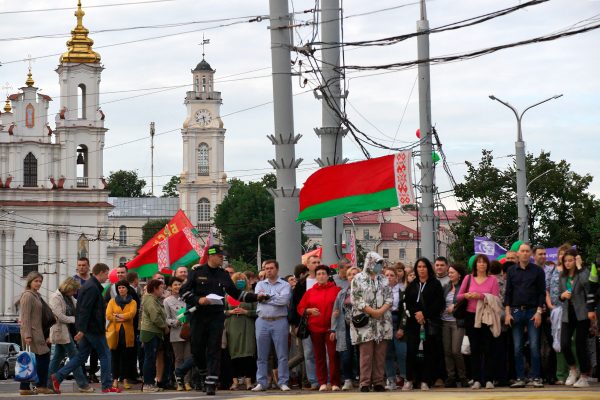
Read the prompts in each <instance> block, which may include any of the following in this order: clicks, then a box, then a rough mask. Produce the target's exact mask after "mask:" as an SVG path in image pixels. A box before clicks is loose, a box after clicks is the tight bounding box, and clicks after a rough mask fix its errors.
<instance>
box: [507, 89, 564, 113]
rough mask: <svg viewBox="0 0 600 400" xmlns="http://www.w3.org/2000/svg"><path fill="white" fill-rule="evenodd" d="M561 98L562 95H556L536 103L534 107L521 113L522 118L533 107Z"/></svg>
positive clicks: (530, 107)
mask: <svg viewBox="0 0 600 400" xmlns="http://www.w3.org/2000/svg"><path fill="white" fill-rule="evenodd" d="M559 97H562V94H557V95H554V96H552V97H548V98H547V99H546V100H542V101H540V102H539V103H535V104H534V105H532V106H529V107H527V108H526V109H524V110H523V112H522V113H521V116H520V118H523V115H524V114H525V113H526V112H527V110H530V109H532V108H533V107H537V106H539V105H540V104H544V103H545V102H547V101H550V100H555V99H558V98H559ZM513 110H514V109H513Z"/></svg>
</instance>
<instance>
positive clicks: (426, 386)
mask: <svg viewBox="0 0 600 400" xmlns="http://www.w3.org/2000/svg"><path fill="white" fill-rule="evenodd" d="M421 390H429V385H428V384H426V383H425V382H421Z"/></svg>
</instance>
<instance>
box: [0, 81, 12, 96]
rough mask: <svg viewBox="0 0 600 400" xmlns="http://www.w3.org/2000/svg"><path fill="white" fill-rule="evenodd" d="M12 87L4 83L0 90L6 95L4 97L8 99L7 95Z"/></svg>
mask: <svg viewBox="0 0 600 400" xmlns="http://www.w3.org/2000/svg"><path fill="white" fill-rule="evenodd" d="M12 88H13V87H12V86H10V83H8V82H6V83H5V84H4V86H2V90H4V92H5V93H6V97H8V93H9V91H10V90H12Z"/></svg>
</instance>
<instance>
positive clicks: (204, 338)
mask: <svg viewBox="0 0 600 400" xmlns="http://www.w3.org/2000/svg"><path fill="white" fill-rule="evenodd" d="M207 251H208V262H207V263H206V264H204V265H196V266H194V267H192V271H190V274H189V276H188V280H187V282H186V283H185V284H184V285H183V286H182V288H181V297H182V298H183V299H184V300H185V302H186V303H187V307H188V310H190V311H192V310H194V311H192V312H191V320H190V328H191V331H192V338H191V340H192V354H193V356H194V364H196V367H198V369H199V370H200V373H201V374H204V373H205V374H206V379H205V381H204V388H205V390H206V394H207V395H214V394H215V391H216V385H217V382H218V380H219V369H220V362H221V338H222V335H223V324H224V322H225V314H224V304H223V301H218V300H217V301H215V300H211V299H208V298H207V296H208V295H210V294H212V295H218V296H223V297H224V296H225V294H228V295H230V296H231V297H233V298H234V299H236V300H238V301H243V302H246V303H252V302H256V301H263V300H268V298H269V297H270V296H268V295H262V294H261V295H256V294H254V293H250V292H244V291H241V290H239V289H238V288H237V287H236V286H235V284H234V283H233V281H232V280H231V277H230V276H229V273H228V272H227V271H225V270H224V269H222V268H221V265H223V253H224V249H223V246H221V245H212V246H210V247H209V248H208V250H207Z"/></svg>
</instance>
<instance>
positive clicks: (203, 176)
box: [179, 55, 229, 232]
mask: <svg viewBox="0 0 600 400" xmlns="http://www.w3.org/2000/svg"><path fill="white" fill-rule="evenodd" d="M203 56H204V55H203ZM191 72H192V79H193V83H194V84H193V89H194V90H192V91H190V92H187V94H186V97H185V102H184V104H185V105H186V108H187V117H186V119H185V121H184V123H183V129H182V130H181V136H182V138H183V171H182V173H181V184H180V185H179V196H180V206H181V209H182V210H183V211H184V212H185V213H186V214H187V215H188V217H189V219H190V221H191V222H192V223H193V224H195V225H196V226H197V227H198V230H199V231H200V232H207V231H208V229H209V227H210V226H211V225H212V221H213V218H214V213H215V207H216V206H217V204H220V203H221V202H222V201H223V198H224V197H225V195H226V194H227V190H228V188H229V186H228V184H227V175H226V174H225V172H224V167H225V164H224V155H225V152H224V146H225V129H224V128H223V121H222V120H221V116H220V115H221V114H220V109H221V104H222V100H221V92H217V91H215V90H214V75H215V70H213V69H212V68H211V66H210V64H209V63H208V62H206V60H205V59H204V57H203V58H202V61H200V63H199V64H198V65H197V66H196V68H194V69H193V70H192V71H191Z"/></svg>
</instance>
